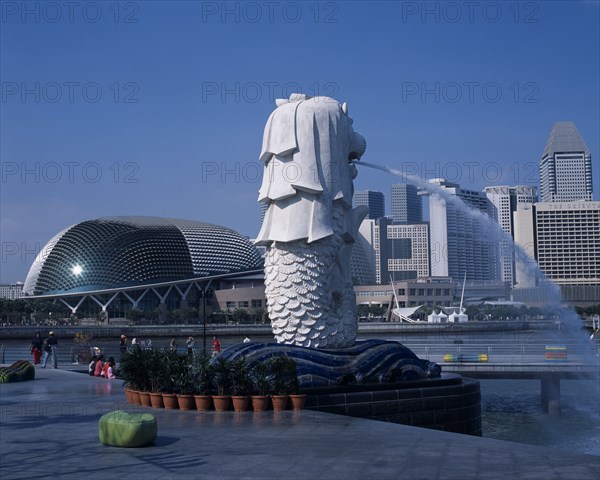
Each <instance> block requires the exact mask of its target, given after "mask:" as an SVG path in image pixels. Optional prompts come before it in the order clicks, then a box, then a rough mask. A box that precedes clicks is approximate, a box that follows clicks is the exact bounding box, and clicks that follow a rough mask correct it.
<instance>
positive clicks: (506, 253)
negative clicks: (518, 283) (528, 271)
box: [484, 185, 537, 286]
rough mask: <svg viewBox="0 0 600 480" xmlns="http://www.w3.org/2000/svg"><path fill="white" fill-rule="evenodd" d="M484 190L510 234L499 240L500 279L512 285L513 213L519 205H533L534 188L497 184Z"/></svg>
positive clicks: (535, 200) (513, 262) (500, 222)
mask: <svg viewBox="0 0 600 480" xmlns="http://www.w3.org/2000/svg"><path fill="white" fill-rule="evenodd" d="M484 191H485V194H486V195H487V198H488V199H489V200H490V202H492V204H493V205H494V207H495V208H496V218H497V220H498V223H499V224H500V227H501V228H502V230H503V231H504V233H506V234H507V236H510V239H508V238H507V239H505V240H501V241H500V280H501V281H503V282H507V283H508V284H509V285H510V286H512V285H513V284H514V282H515V250H514V246H513V241H512V239H514V224H513V213H514V212H515V211H516V210H517V208H519V206H521V205H533V204H534V203H535V202H537V194H536V188H535V187H532V186H525V185H520V186H516V187H509V186H498V187H486V188H485V189H484Z"/></svg>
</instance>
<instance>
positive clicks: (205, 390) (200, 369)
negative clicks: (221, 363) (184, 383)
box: [193, 353, 214, 411]
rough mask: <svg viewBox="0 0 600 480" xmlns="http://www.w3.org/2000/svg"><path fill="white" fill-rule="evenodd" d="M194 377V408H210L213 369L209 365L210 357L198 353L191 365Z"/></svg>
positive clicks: (202, 409)
mask: <svg viewBox="0 0 600 480" xmlns="http://www.w3.org/2000/svg"><path fill="white" fill-rule="evenodd" d="M193 371H194V379H195V382H196V388H195V392H194V401H195V402H196V410H200V411H204V410H210V408H211V406H212V396H211V393H212V392H213V388H214V387H213V371H212V367H211V366H210V357H209V356H208V355H206V354H205V353H203V354H202V355H199V356H198V357H197V358H196V360H195V362H194V365H193Z"/></svg>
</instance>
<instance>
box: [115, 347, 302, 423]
mask: <svg viewBox="0 0 600 480" xmlns="http://www.w3.org/2000/svg"><path fill="white" fill-rule="evenodd" d="M119 375H120V377H121V378H122V379H123V380H124V382H125V387H126V388H125V395H126V397H127V401H129V402H131V403H139V404H140V405H144V406H152V407H155V408H163V407H164V408H179V409H181V410H192V409H194V408H195V409H197V410H209V409H211V408H212V407H213V406H214V409H215V410H217V411H225V410H229V409H230V408H231V405H233V408H234V410H236V411H243V410H249V408H250V405H252V408H253V410H255V411H262V410H266V409H268V408H269V407H270V404H271V403H272V405H273V409H274V410H283V409H285V408H286V407H287V403H288V401H289V400H291V403H292V408H294V409H300V408H303V406H304V401H305V399H306V395H304V394H300V391H299V385H298V376H297V371H296V362H295V360H294V359H293V358H290V357H287V356H278V357H273V358H270V359H268V360H266V361H265V362H261V363H257V364H255V365H254V366H253V367H252V368H250V367H249V366H248V364H247V362H246V360H245V358H243V357H242V358H239V359H236V360H227V359H224V358H217V359H216V360H215V361H213V362H211V359H210V358H209V357H207V356H199V357H197V358H196V359H195V360H194V361H190V359H189V357H187V356H185V355H178V354H177V353H176V352H172V351H159V350H143V349H141V348H139V347H136V348H133V349H131V350H130V351H128V352H127V353H126V354H125V355H124V357H123V359H122V360H121V365H120V368H119Z"/></svg>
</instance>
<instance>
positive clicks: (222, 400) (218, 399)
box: [212, 395, 231, 412]
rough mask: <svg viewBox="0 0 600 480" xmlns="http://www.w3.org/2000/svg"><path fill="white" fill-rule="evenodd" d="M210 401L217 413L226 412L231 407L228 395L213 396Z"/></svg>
mask: <svg viewBox="0 0 600 480" xmlns="http://www.w3.org/2000/svg"><path fill="white" fill-rule="evenodd" d="M212 399H213V404H214V405H215V410H216V411H217V412H226V411H227V410H229V407H231V397H230V396H229V395H213V396H212Z"/></svg>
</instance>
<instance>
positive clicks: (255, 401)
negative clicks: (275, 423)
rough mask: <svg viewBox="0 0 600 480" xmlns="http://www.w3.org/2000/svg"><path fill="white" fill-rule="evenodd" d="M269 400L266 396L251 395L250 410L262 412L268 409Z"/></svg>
mask: <svg viewBox="0 0 600 480" xmlns="http://www.w3.org/2000/svg"><path fill="white" fill-rule="evenodd" d="M270 402H271V398H270V397H269V396H268V395H252V410H254V411H255V412H264V411H265V410H268V409H269V406H270Z"/></svg>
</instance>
